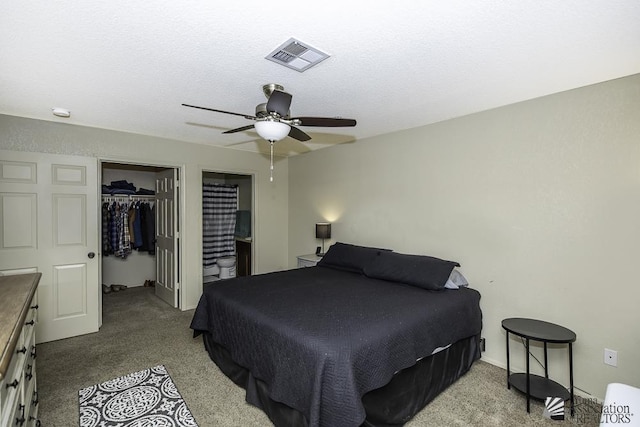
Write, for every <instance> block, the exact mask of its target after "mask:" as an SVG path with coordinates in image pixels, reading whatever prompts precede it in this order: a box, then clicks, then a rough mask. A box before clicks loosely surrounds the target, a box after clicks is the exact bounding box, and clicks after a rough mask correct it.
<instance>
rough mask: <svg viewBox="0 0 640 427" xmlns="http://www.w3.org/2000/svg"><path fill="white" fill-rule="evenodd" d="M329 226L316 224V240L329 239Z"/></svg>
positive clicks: (323, 223)
mask: <svg viewBox="0 0 640 427" xmlns="http://www.w3.org/2000/svg"><path fill="white" fill-rule="evenodd" d="M330 238H331V224H329V223H328V222H319V223H317V224H316V239H330Z"/></svg>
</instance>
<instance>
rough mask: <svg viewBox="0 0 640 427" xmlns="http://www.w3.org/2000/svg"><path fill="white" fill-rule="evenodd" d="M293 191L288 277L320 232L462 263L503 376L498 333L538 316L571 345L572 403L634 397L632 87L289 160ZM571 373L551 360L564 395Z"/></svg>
mask: <svg viewBox="0 0 640 427" xmlns="http://www.w3.org/2000/svg"><path fill="white" fill-rule="evenodd" d="M363 119H364V118H363ZM366 119H372V118H366ZM289 182H290V186H289V218H290V222H289V266H290V267H293V266H294V265H295V256H296V255H298V254H304V253H310V252H313V248H315V246H317V244H319V243H318V242H316V239H315V237H314V234H313V224H315V222H317V221H319V220H329V221H331V222H332V223H333V226H332V237H333V239H332V241H334V242H335V241H343V242H351V243H356V244H362V245H375V246H379V247H386V248H391V249H394V250H396V251H398V252H405V253H416V254H427V255H432V256H438V257H441V258H446V259H451V260H456V261H458V262H460V263H461V265H462V268H461V271H462V272H463V273H464V274H465V276H467V278H468V279H469V280H470V282H471V284H472V286H473V287H475V288H476V289H478V290H479V291H480V292H481V294H482V301H481V305H482V309H483V314H484V317H483V323H484V328H483V329H484V330H483V335H484V336H485V337H486V338H487V350H486V352H485V353H483V357H484V358H485V359H487V360H489V361H491V362H493V363H495V364H498V365H502V366H504V365H505V363H506V357H505V334H504V331H503V330H502V328H501V325H500V322H501V320H502V319H504V318H507V317H533V318H538V319H543V320H547V321H550V322H555V323H559V324H561V325H564V326H566V327H569V328H571V329H572V330H574V331H575V332H576V334H577V337H578V338H577V341H576V343H575V344H574V360H575V370H574V373H575V385H576V386H578V387H579V388H580V389H582V390H584V391H586V392H588V393H590V394H592V395H594V396H598V397H603V396H604V392H605V388H606V384H607V383H609V382H614V381H619V382H624V383H629V384H632V385H635V386H640V369H638V366H637V363H638V361H639V360H640V336H639V335H638V332H637V330H636V328H637V326H638V325H639V324H640V314H639V312H640V310H639V309H638V302H639V301H640V283H639V282H640V280H639V279H638V276H637V272H638V268H637V265H640V264H639V263H640V250H639V246H638V242H640V75H635V76H631V77H628V78H623V79H619V80H615V81H611V82H606V83H602V84H598V85H594V86H590V87H586V88H581V89H577V90H573V91H569V92H564V93H560V94H555V95H551V96H547V97H543V98H539V99H534V100H531V101H527V102H523V103H519V104H516V105H511V106H507V107H503V108H498V109H495V110H492V111H487V112H482V113H479V114H474V115H470V116H467V117H463V118H459V119H454V120H449V121H445V122H441V123H437V124H434V125H430V126H425V127H422V128H417V129H412V130H407V131H403V132H397V133H393V134H389V135H384V136H380V137H374V138H369V139H366V140H361V141H358V142H355V143H351V144H342V145H339V146H336V147H332V148H329V149H326V150H320V151H314V152H311V153H307V154H303V155H300V156H296V157H294V158H291V159H290V161H289ZM511 347H512V350H513V349H514V348H515V349H517V351H516V352H514V353H513V355H512V363H513V365H514V366H515V367H516V368H518V369H521V370H523V369H524V353H523V352H522V350H521V347H522V346H520V345H519V343H518V342H517V341H515V340H514V341H512V346H511ZM605 347H607V348H611V349H615V350H617V351H618V367H617V368H614V367H610V366H607V365H604V364H603V351H604V348H605ZM540 350H541V349H540V348H535V349H534V351H535V352H536V354H538V355H541V351H540ZM567 360H568V358H567V351H566V346H563V347H558V348H556V347H553V346H552V348H551V349H550V373H551V376H552V377H555V379H557V380H559V381H560V382H561V383H563V384H565V385H567V386H568V383H569V381H568V361H567ZM538 371H540V370H539V369H538Z"/></svg>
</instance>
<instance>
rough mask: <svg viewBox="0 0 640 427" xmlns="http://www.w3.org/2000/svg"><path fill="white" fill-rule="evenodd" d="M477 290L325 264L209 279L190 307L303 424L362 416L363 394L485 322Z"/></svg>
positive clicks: (355, 420)
mask: <svg viewBox="0 0 640 427" xmlns="http://www.w3.org/2000/svg"><path fill="white" fill-rule="evenodd" d="M479 300H480V294H479V293H478V292H477V291H476V290H474V289H470V288H461V289H459V290H442V291H427V290H424V289H421V288H417V287H413V286H409V285H405V284H401V283H396V282H388V281H383V280H377V279H371V278H367V277H366V276H363V275H360V274H356V273H350V272H344V271H339V270H334V269H330V268H323V267H311V268H301V269H296V270H288V271H282V272H277V273H269V274H263V275H257V276H251V277H240V278H236V279H231V280H222V281H218V282H214V283H213V284H212V285H210V286H208V287H206V288H205V291H204V293H203V295H202V297H201V299H200V302H199V304H198V307H197V309H196V311H195V314H194V316H193V320H192V323H191V328H192V329H193V330H194V332H195V334H198V333H199V332H204V331H207V332H209V333H211V334H212V336H213V338H214V340H215V341H216V342H217V343H219V344H221V345H222V346H223V347H225V348H226V349H227V350H228V351H229V353H230V354H231V356H232V357H233V359H234V360H235V362H236V363H238V364H239V365H241V366H243V367H245V368H247V369H249V370H250V371H251V373H252V375H253V376H254V377H256V378H258V379H261V380H263V381H264V382H265V383H266V384H267V385H268V389H269V395H270V397H271V398H272V399H273V400H276V401H279V402H282V403H285V404H286V405H289V406H290V407H292V408H295V409H297V410H299V411H300V412H302V413H303V414H304V415H305V416H306V418H307V420H308V421H309V426H312V427H315V426H340V427H349V426H360V425H361V424H362V422H363V421H364V419H365V411H364V408H363V405H362V402H361V397H362V395H364V394H365V393H366V392H368V391H370V390H373V389H376V388H379V387H382V386H383V385H385V384H387V383H388V382H389V381H390V379H391V377H392V376H393V374H394V373H395V372H397V371H398V370H400V369H403V368H407V367H409V366H412V365H414V364H415V363H416V360H417V359H419V358H422V357H425V356H428V355H430V354H431V353H433V352H434V350H436V349H437V348H438V347H444V346H447V345H449V344H451V343H454V342H456V341H458V340H460V339H463V338H466V337H470V336H473V335H477V334H479V333H480V331H481V329H482V314H481V311H480V306H479Z"/></svg>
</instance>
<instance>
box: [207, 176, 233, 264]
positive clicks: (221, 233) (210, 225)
mask: <svg viewBox="0 0 640 427" xmlns="http://www.w3.org/2000/svg"><path fill="white" fill-rule="evenodd" d="M237 210H238V186H237V185H225V184H207V183H203V185H202V234H203V236H202V265H203V267H211V266H213V265H214V264H215V263H216V261H217V260H218V258H223V257H228V256H234V255H235V253H236V250H235V229H236V211H237Z"/></svg>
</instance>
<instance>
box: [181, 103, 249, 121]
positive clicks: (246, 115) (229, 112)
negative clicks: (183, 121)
mask: <svg viewBox="0 0 640 427" xmlns="http://www.w3.org/2000/svg"><path fill="white" fill-rule="evenodd" d="M182 105H183V106H185V107H191V108H199V109H200V110H207V111H215V112H216V113H224V114H233V115H234V116H240V117H244V118H245V119H249V120H255V119H256V117H254V116H251V115H249V114H242V113H233V112H231V111H224V110H216V109H215V108H207V107H198V106H197V105H189V104H182Z"/></svg>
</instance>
